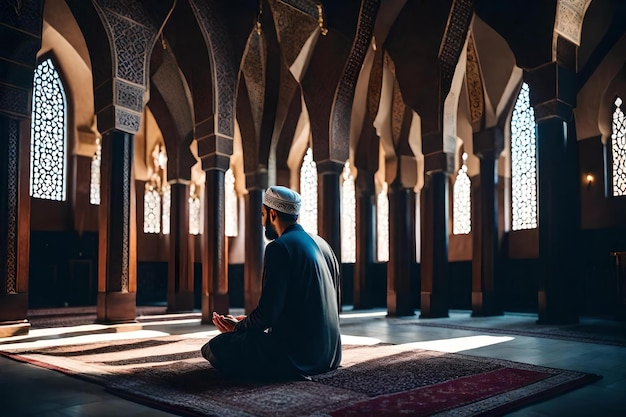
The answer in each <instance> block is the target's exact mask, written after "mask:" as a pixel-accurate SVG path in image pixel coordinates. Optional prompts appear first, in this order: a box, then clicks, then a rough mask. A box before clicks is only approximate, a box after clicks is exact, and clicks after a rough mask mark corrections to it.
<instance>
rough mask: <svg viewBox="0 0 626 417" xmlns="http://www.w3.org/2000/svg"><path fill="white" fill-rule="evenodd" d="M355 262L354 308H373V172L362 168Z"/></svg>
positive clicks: (374, 196) (374, 194) (358, 177)
mask: <svg viewBox="0 0 626 417" xmlns="http://www.w3.org/2000/svg"><path fill="white" fill-rule="evenodd" d="M355 181H356V184H355V186H356V224H357V228H356V263H355V264H354V283H353V305H354V308H355V309H366V308H371V307H372V304H373V303H372V294H371V286H370V280H371V279H372V276H371V273H370V271H371V270H372V265H373V264H374V242H375V239H376V231H375V228H374V225H375V222H374V219H375V217H374V207H375V202H376V190H375V187H374V173H373V172H371V171H368V170H365V169H359V171H358V174H357V177H356V180H355Z"/></svg>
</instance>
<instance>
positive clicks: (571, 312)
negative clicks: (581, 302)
mask: <svg viewBox="0 0 626 417" xmlns="http://www.w3.org/2000/svg"><path fill="white" fill-rule="evenodd" d="M564 297H565V295H563V296H561V298H556V296H555V295H552V297H548V294H547V293H546V292H545V291H539V313H538V319H537V323H538V324H577V323H578V322H579V317H578V313H576V309H575V307H574V305H573V304H572V300H566V299H564Z"/></svg>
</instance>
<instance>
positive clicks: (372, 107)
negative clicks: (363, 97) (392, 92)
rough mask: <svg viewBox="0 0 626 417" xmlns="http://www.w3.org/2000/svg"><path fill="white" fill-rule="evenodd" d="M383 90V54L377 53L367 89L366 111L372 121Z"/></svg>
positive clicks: (376, 112)
mask: <svg viewBox="0 0 626 417" xmlns="http://www.w3.org/2000/svg"><path fill="white" fill-rule="evenodd" d="M382 88H383V54H382V53H381V52H380V51H378V52H376V55H375V56H374V62H373V63H372V70H371V72H370V80H369V87H368V91H367V111H368V112H369V115H370V118H371V119H372V120H375V119H376V115H377V114H378V106H379V104H380V95H381V90H382Z"/></svg>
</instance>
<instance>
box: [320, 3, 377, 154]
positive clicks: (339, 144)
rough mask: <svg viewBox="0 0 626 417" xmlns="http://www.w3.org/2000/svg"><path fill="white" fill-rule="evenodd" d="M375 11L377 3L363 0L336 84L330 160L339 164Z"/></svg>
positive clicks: (348, 130)
mask: <svg viewBox="0 0 626 417" xmlns="http://www.w3.org/2000/svg"><path fill="white" fill-rule="evenodd" d="M377 12H378V1H377V0H363V2H362V3H361V10H360V11H359V20H358V22H357V27H356V35H355V38H354V41H353V43H352V48H351V50H350V54H349V55H348V62H347V63H346V66H345V68H344V72H343V76H342V77H341V80H340V81H339V86H338V87H337V93H336V96H335V103H334V105H333V109H332V114H331V132H332V137H331V138H330V142H331V143H330V155H329V156H330V159H332V160H336V161H341V160H345V159H347V158H348V154H349V149H348V148H349V146H348V145H349V138H350V119H351V113H352V101H353V100H354V89H355V88H356V83H357V80H358V77H359V73H360V71H361V66H362V65H363V60H364V59H365V52H367V48H368V47H369V45H370V42H371V40H372V33H373V32H374V22H375V21H376V14H377Z"/></svg>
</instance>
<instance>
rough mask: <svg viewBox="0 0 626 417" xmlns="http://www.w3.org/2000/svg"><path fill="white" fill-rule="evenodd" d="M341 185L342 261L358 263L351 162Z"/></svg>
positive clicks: (347, 165) (347, 166) (348, 163)
mask: <svg viewBox="0 0 626 417" xmlns="http://www.w3.org/2000/svg"><path fill="white" fill-rule="evenodd" d="M342 179H343V184H342V185H341V258H342V259H341V261H342V262H343V263H354V262H356V218H355V216H356V196H355V189H354V177H353V176H352V173H351V172H350V162H348V161H346V164H345V165H344V167H343V174H342Z"/></svg>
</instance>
